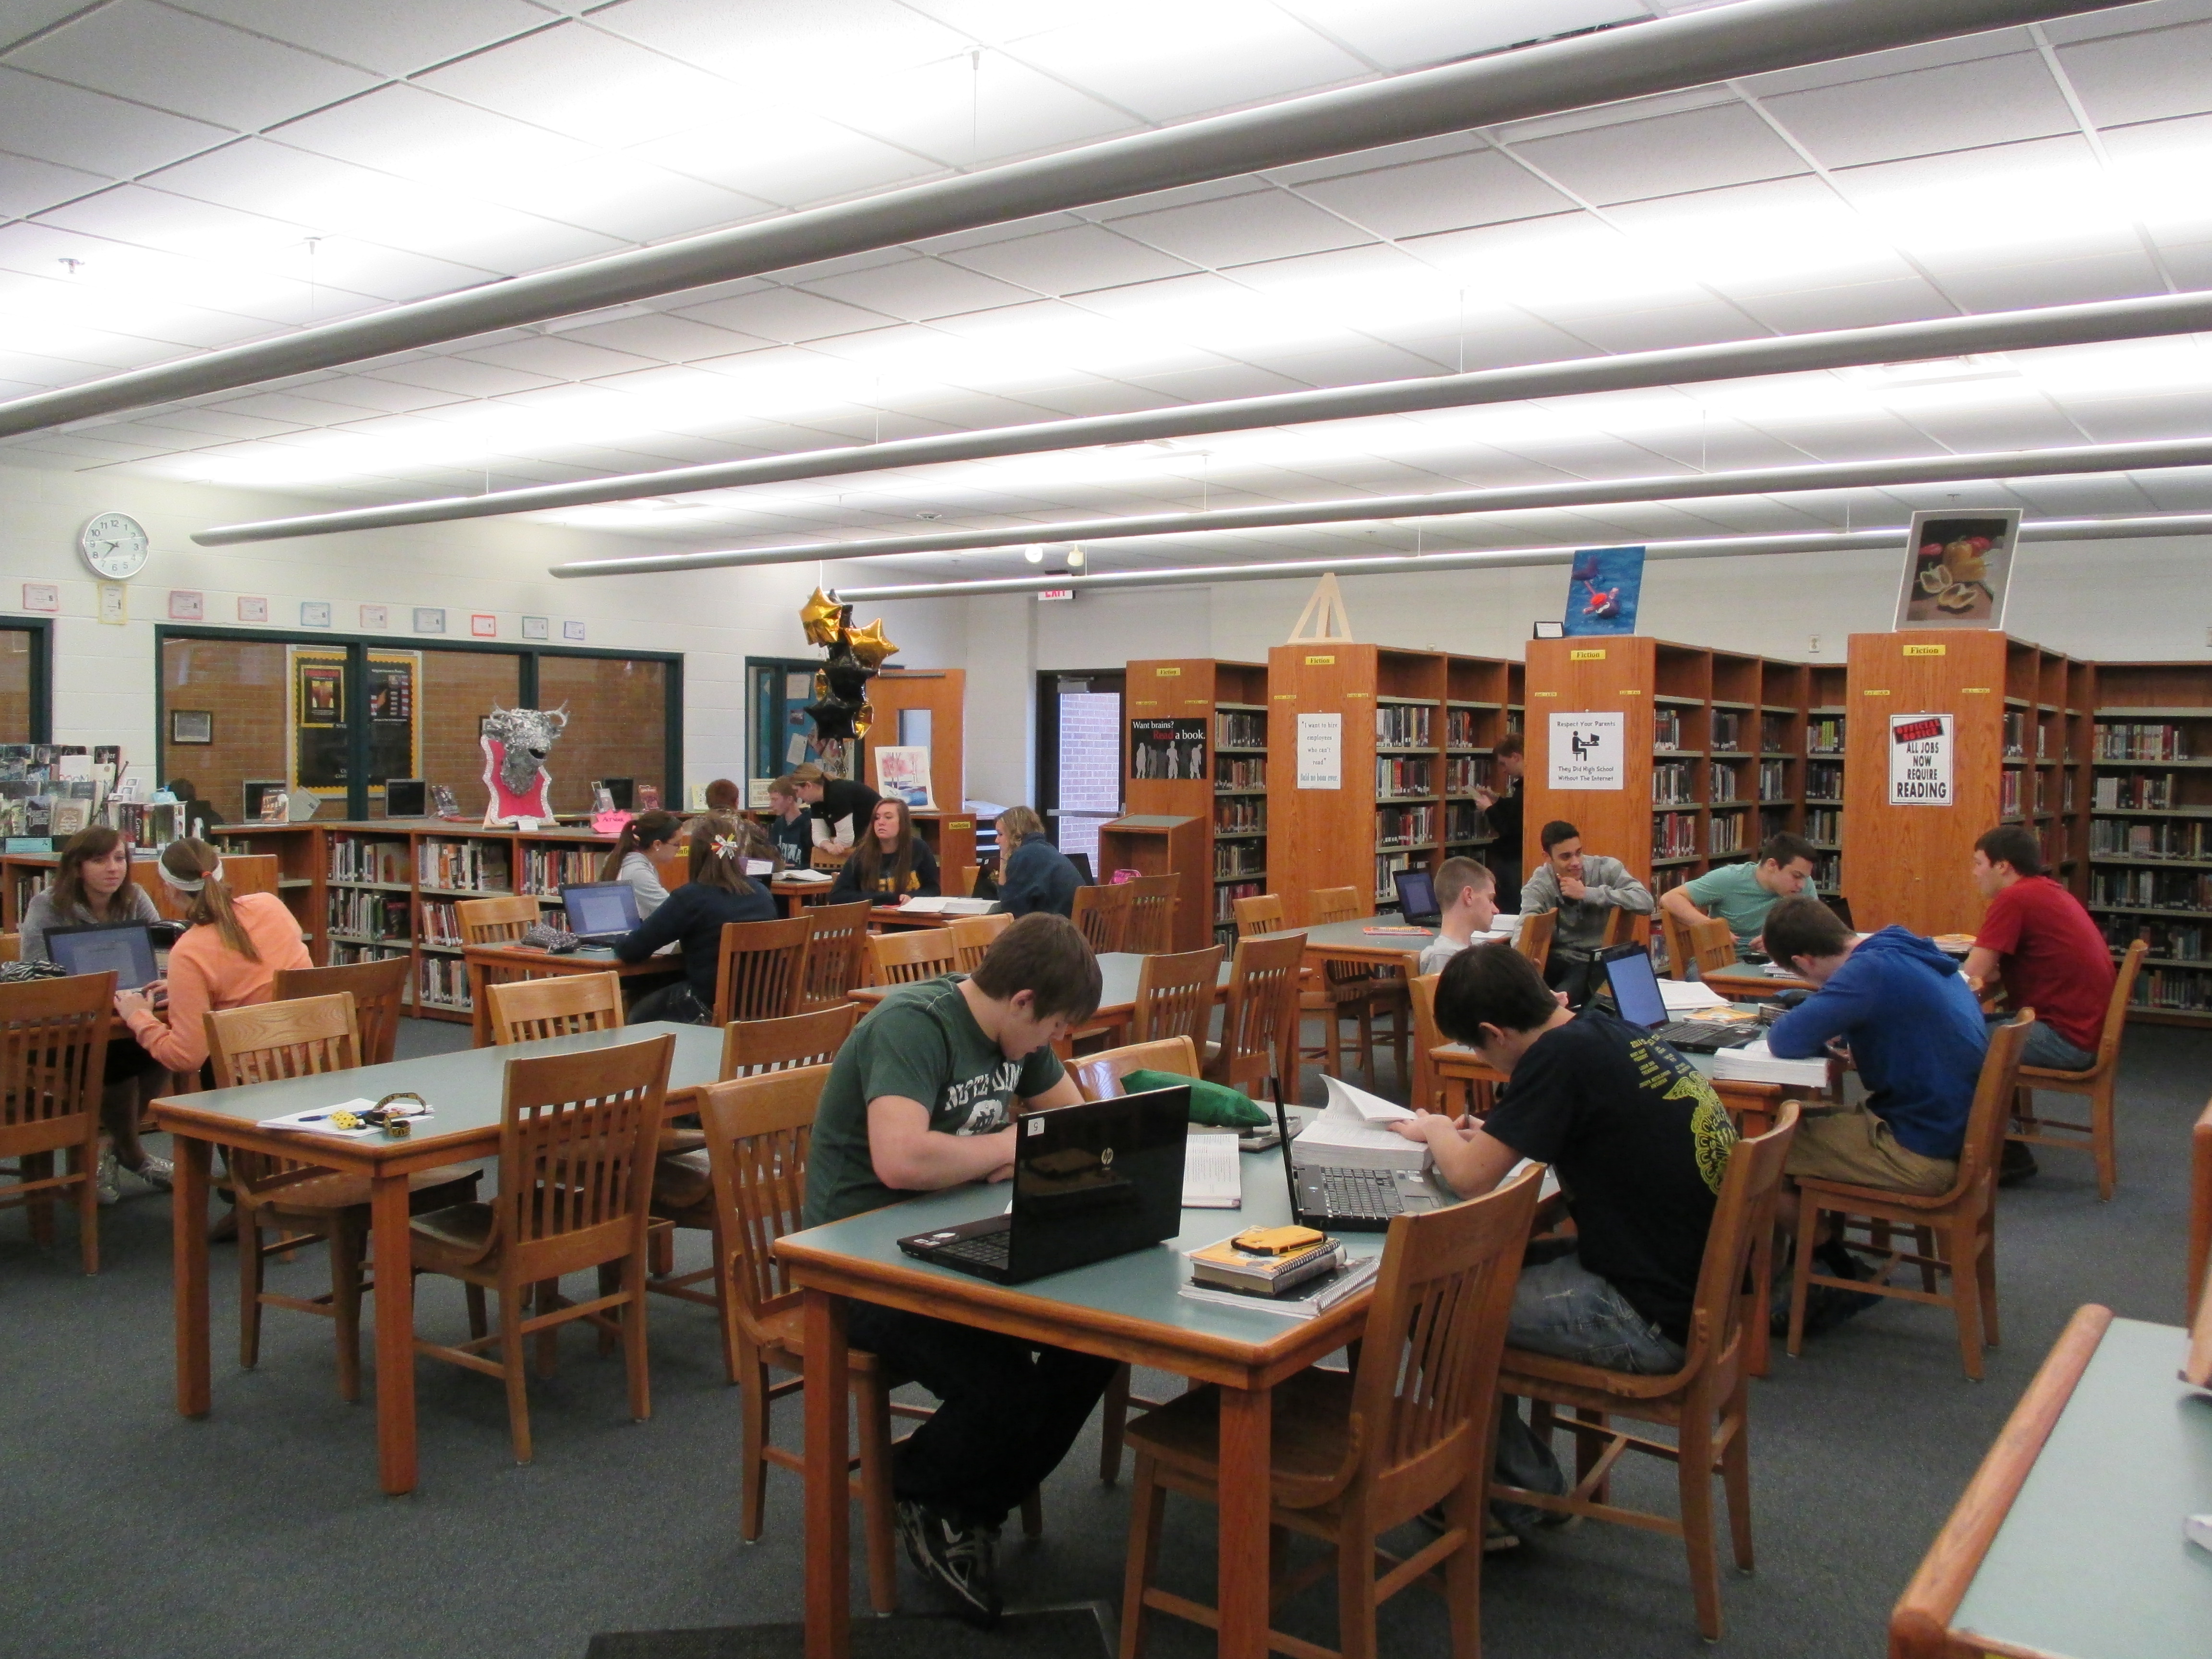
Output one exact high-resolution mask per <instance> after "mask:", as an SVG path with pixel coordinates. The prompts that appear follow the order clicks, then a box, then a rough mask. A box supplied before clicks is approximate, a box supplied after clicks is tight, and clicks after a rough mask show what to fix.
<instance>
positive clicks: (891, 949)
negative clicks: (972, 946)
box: [868, 927, 960, 985]
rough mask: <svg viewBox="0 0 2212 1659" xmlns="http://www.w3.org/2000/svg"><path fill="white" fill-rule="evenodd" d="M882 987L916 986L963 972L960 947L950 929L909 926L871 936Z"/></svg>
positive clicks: (871, 954) (877, 979)
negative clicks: (917, 982) (893, 931)
mask: <svg viewBox="0 0 2212 1659" xmlns="http://www.w3.org/2000/svg"><path fill="white" fill-rule="evenodd" d="M868 955H869V957H870V958H871V959H872V962H873V963H874V964H875V979H874V982H875V983H876V984H878V985H912V984H914V983H915V981H917V980H925V979H936V978H937V977H939V975H944V974H952V973H957V972H958V971H959V970H960V951H959V947H958V946H957V945H954V944H953V942H952V930H951V928H949V927H908V928H902V929H901V930H900V931H898V932H897V933H871V934H869V935H868Z"/></svg>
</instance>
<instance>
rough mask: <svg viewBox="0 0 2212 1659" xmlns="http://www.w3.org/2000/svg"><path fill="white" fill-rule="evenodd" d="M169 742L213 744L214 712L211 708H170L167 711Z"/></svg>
mask: <svg viewBox="0 0 2212 1659" xmlns="http://www.w3.org/2000/svg"><path fill="white" fill-rule="evenodd" d="M169 741H170V742H171V743H213V742H214V741H215V711H214V710H213V709H211V708H172V709H171V710H170V711H169Z"/></svg>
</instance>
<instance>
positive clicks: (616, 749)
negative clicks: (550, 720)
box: [538, 657, 682, 812]
mask: <svg viewBox="0 0 2212 1659" xmlns="http://www.w3.org/2000/svg"><path fill="white" fill-rule="evenodd" d="M667 696H668V666H667V665H666V664H665V663H658V662H633V661H630V660H629V659H614V658H610V657H541V658H540V659H538V705H539V706H540V707H541V708H559V707H560V706H561V705H562V703H563V702H566V703H567V704H568V726H567V728H566V729H565V730H563V731H562V733H561V741H560V742H559V743H557V744H554V746H553V758H552V760H551V762H550V767H551V770H552V773H553V806H554V810H555V811H561V812H588V811H591V810H592V779H593V778H605V777H617V778H632V779H635V781H638V782H639V783H649V784H653V785H654V786H656V787H659V790H660V804H661V805H663V806H667V807H676V806H680V805H682V803H681V802H680V801H678V800H676V799H673V798H672V795H671V792H670V790H669V788H668V787H667V784H668V781H667V780H666V779H665V777H663V776H662V774H663V773H664V772H665V770H666V767H665V765H664V762H665V759H666V757H667V752H668V750H667V728H668V716H667V710H668V703H667Z"/></svg>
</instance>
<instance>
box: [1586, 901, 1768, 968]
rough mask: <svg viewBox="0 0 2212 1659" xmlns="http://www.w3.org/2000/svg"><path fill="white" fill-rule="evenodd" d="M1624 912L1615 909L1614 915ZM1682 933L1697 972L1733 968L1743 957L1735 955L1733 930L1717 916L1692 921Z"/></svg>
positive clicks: (1623, 913)
mask: <svg viewBox="0 0 2212 1659" xmlns="http://www.w3.org/2000/svg"><path fill="white" fill-rule="evenodd" d="M1625 914H1626V912H1624V911H1620V910H1616V911H1614V912H1613V915H1625ZM1683 931H1684V933H1686V934H1687V935H1688V938H1689V944H1690V960H1691V961H1692V962H1694V963H1697V964H1698V972H1699V974H1701V975H1702V974H1711V973H1715V972H1717V971H1718V970H1719V969H1723V968H1733V967H1735V964H1736V963H1739V962H1741V960H1742V959H1743V958H1742V957H1739V956H1738V955H1736V951H1735V929H1734V928H1732V927H1729V925H1728V923H1727V922H1725V921H1722V920H1721V919H1720V918H1719V917H1718V916H1708V917H1707V918H1706V919H1705V921H1693V922H1692V923H1691V924H1690V925H1689V926H1688V927H1686V928H1685V929H1684V930H1683Z"/></svg>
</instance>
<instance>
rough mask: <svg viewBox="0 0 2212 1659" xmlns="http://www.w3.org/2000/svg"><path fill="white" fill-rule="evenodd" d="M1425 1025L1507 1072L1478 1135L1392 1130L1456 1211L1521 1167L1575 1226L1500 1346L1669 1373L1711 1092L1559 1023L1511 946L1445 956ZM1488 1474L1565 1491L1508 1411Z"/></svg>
mask: <svg viewBox="0 0 2212 1659" xmlns="http://www.w3.org/2000/svg"><path fill="white" fill-rule="evenodd" d="M1437 1027H1438V1028H1439V1029H1440V1030H1442V1031H1443V1034H1444V1036H1447V1037H1449V1038H1450V1039H1451V1040H1452V1041H1453V1042H1460V1043H1464V1044H1466V1045H1467V1047H1468V1048H1472V1049H1474V1051H1475V1052H1476V1053H1477V1054H1480V1056H1481V1057H1482V1060H1483V1062H1484V1063H1485V1064H1486V1065H1488V1066H1492V1067H1493V1068H1495V1069H1496V1070H1498V1071H1499V1072H1502V1073H1504V1075H1505V1079H1506V1082H1505V1086H1504V1089H1503V1090H1502V1091H1500V1092H1499V1094H1498V1103H1497V1105H1496V1106H1495V1107H1494V1108H1493V1109H1492V1111H1491V1113H1490V1115H1489V1116H1487V1117H1486V1118H1485V1119H1483V1120H1482V1121H1480V1123H1477V1122H1476V1121H1474V1119H1472V1118H1462V1119H1458V1120H1454V1119H1451V1118H1449V1117H1445V1116H1443V1115H1441V1114H1437V1113H1430V1112H1422V1113H1419V1114H1418V1115H1415V1116H1414V1117H1413V1118H1412V1119H1411V1120H1409V1121H1403V1122H1400V1123H1397V1124H1395V1125H1394V1126H1392V1127H1395V1129H1396V1130H1397V1132H1398V1133H1400V1134H1401V1135H1403V1136H1405V1137H1406V1138H1407V1139H1409V1140H1420V1141H1425V1142H1426V1143H1427V1144H1428V1146H1429V1148H1430V1150H1431V1152H1432V1153H1433V1155H1434V1157H1435V1158H1436V1169H1437V1174H1438V1175H1439V1176H1442V1177H1443V1181H1444V1182H1445V1184H1446V1185H1447V1186H1449V1188H1451V1189H1452V1190H1453V1191H1454V1192H1455V1193H1457V1194H1459V1195H1460V1196H1461V1197H1462V1198H1476V1197H1480V1195H1481V1194H1485V1193H1487V1192H1489V1191H1490V1190H1491V1189H1492V1188H1495V1187H1496V1186H1497V1185H1498V1182H1501V1181H1503V1180H1504V1178H1505V1176H1507V1175H1508V1174H1509V1173H1510V1171H1511V1170H1512V1169H1513V1167H1514V1165H1515V1164H1518V1163H1519V1162H1520V1161H1521V1160H1522V1158H1534V1159H1535V1160H1537V1161H1538V1162H1539V1163H1542V1164H1550V1165H1552V1167H1553V1169H1554V1170H1557V1171H1558V1172H1559V1185H1560V1188H1561V1189H1562V1190H1563V1191H1565V1193H1566V1194H1568V1205H1569V1207H1570V1208H1571V1211H1572V1212H1573V1214H1574V1219H1575V1239H1574V1242H1573V1243H1571V1245H1569V1246H1568V1248H1567V1249H1565V1252H1564V1253H1562V1254H1558V1255H1552V1256H1550V1257H1548V1259H1546V1260H1543V1261H1531V1262H1530V1263H1528V1265H1526V1266H1524V1267H1522V1269H1521V1280H1520V1284H1519V1285H1518V1286H1517V1288H1516V1290H1515V1291H1514V1293H1513V1310H1512V1312H1511V1314H1510V1316H1509V1320H1508V1323H1507V1326H1506V1334H1505V1340H1506V1341H1507V1343H1508V1344H1510V1346H1513V1347H1516V1348H1527V1349H1529V1350H1531V1351H1532V1352H1536V1353H1547V1354H1553V1355H1555V1356H1557V1357H1558V1358H1562V1359H1571V1360H1577V1361H1579V1362H1581V1363H1583V1364H1591V1365H1602V1366H1604V1367H1605V1368H1606V1369H1607V1370H1620V1371H1638V1372H1643V1373H1646V1374H1652V1375H1658V1374H1664V1373H1666V1372H1669V1371H1674V1370H1680V1368H1681V1364H1682V1360H1683V1350H1684V1346H1685V1344H1686V1343H1687V1341H1688V1340H1689V1322H1690V1310H1691V1305H1692V1303H1694V1302H1695V1301H1696V1299H1697V1291H1698V1275H1699V1272H1700V1270H1701V1269H1702V1268H1703V1267H1704V1264H1705V1235H1706V1233H1707V1232H1708V1231H1710V1230H1711V1226H1712V1220H1713V1206H1714V1203H1715V1201H1716V1200H1717V1198H1718V1196H1719V1194H1720V1188H1721V1176H1722V1175H1723V1172H1724V1171H1725V1170H1726V1169H1727V1167H1728V1157H1729V1148H1730V1147H1732V1146H1735V1139H1736V1133H1735V1125H1734V1124H1733V1123H1732V1122H1731V1121H1729V1115H1728V1112H1727V1110H1726V1109H1724V1108H1723V1106H1722V1104H1721V1101H1720V1097H1719V1096H1718V1095H1717V1093H1715V1092H1714V1090H1713V1085H1711V1084H1710V1083H1708V1082H1707V1081H1706V1080H1705V1078H1704V1077H1703V1076H1702V1075H1700V1074H1699V1073H1698V1071H1697V1070H1696V1069H1695V1068H1694V1067H1693V1066H1691V1064H1690V1063H1689V1062H1688V1061H1687V1060H1684V1059H1683V1058H1682V1057H1681V1056H1680V1054H1676V1053H1675V1052H1674V1050H1673V1049H1672V1048H1668V1046H1667V1045H1666V1044H1664V1043H1662V1042H1653V1041H1652V1040H1651V1039H1650V1037H1647V1036H1644V1033H1643V1032H1641V1031H1639V1030H1632V1028H1630V1027H1629V1026H1626V1025H1625V1024H1622V1023H1621V1022H1620V1020H1619V1019H1617V1018H1614V1017H1613V1014H1611V1013H1610V1012H1607V1011H1606V1010H1604V1009H1602V1008H1600V1007H1595V1006H1593V1007H1589V1008H1585V1009H1584V1010H1583V1012H1581V1013H1580V1014H1579V1015H1577V1014H1575V1013H1572V1012H1569V1011H1568V1010H1567V1009H1565V1008H1563V1007H1561V1006H1559V1002H1558V1000H1556V999H1555V998H1554V997H1553V994H1552V993H1551V991H1550V990H1548V989H1547V988H1546V987H1545V984H1544V981H1543V979H1542V977H1541V975H1538V973H1537V972H1536V969H1535V964H1534V963H1531V962H1530V961H1529V960H1528V958H1527V957H1524V956H1522V954H1521V953H1520V952H1519V951H1516V950H1515V949H1514V948H1513V947H1512V946H1511V945H1503V944H1498V945H1474V946H1473V947H1472V948H1471V949H1468V950H1465V951H1460V952H1459V953H1458V954H1457V955H1455V956H1454V957H1452V958H1451V960H1450V961H1449V963H1447V964H1446V965H1445V967H1444V970H1443V978H1442V979H1441V980H1439V981H1437ZM1498 1474H1499V1475H1500V1477H1501V1478H1503V1479H1504V1480H1508V1481H1510V1482H1511V1483H1512V1484H1513V1485H1516V1486H1526V1487H1528V1488H1529V1489H1531V1490H1533V1491H1538V1492H1544V1491H1549V1492H1564V1491H1565V1489H1566V1487H1565V1480H1563V1479H1562V1478H1561V1475H1560V1471H1559V1464H1558V1463H1557V1462H1556V1461H1555V1460H1554V1459H1553V1455H1552V1450H1551V1448H1550V1447H1549V1446H1547V1445H1545V1444H1543V1443H1541V1442H1540V1441H1539V1440H1537V1438H1536V1437H1535V1436H1534V1435H1533V1434H1532V1433H1530V1431H1528V1428H1527V1427H1526V1426H1525V1425H1523V1424H1522V1421H1521V1419H1520V1414H1519V1413H1518V1412H1516V1411H1513V1410H1510V1409H1509V1410H1507V1411H1506V1412H1505V1413H1504V1414H1503V1415H1502V1417H1501V1419H1500V1420H1499V1425H1498ZM1522 1516H1529V1518H1530V1519H1531V1520H1533V1519H1534V1516H1533V1515H1531V1514H1530V1512H1528V1511H1525V1510H1524V1511H1515V1512H1513V1515H1512V1518H1513V1520H1514V1521H1515V1522H1516V1525H1517V1524H1519V1523H1520V1522H1521V1520H1522ZM1550 1518H1551V1519H1552V1520H1553V1521H1556V1520H1557V1519H1558V1518H1559V1517H1550ZM1495 1525H1496V1523H1495V1522H1493V1523H1492V1527H1493V1537H1495ZM1500 1541H1501V1542H1502V1541H1503V1540H1500Z"/></svg>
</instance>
